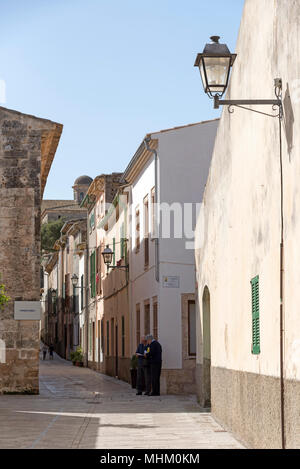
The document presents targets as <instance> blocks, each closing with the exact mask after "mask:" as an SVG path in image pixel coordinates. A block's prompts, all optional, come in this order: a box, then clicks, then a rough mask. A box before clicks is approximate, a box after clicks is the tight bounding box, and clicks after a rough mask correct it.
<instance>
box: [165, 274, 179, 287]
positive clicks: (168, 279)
mask: <svg viewBox="0 0 300 469" xmlns="http://www.w3.org/2000/svg"><path fill="white" fill-rule="evenodd" d="M163 287H164V288H179V277H177V276H176V277H175V276H174V275H173V276H171V275H170V276H165V277H163Z"/></svg>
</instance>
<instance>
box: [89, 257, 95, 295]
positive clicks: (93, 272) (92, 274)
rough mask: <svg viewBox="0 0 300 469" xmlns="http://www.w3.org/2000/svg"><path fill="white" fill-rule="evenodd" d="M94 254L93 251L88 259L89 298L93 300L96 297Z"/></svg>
mask: <svg viewBox="0 0 300 469" xmlns="http://www.w3.org/2000/svg"><path fill="white" fill-rule="evenodd" d="M95 258H96V252H95V251H94V252H93V253H92V254H91V257H90V269H91V272H90V282H91V297H92V298H95V296H96V262H95Z"/></svg>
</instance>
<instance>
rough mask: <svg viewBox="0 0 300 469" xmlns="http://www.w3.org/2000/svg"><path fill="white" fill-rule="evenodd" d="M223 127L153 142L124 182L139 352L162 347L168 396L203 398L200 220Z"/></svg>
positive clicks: (212, 124) (174, 132) (199, 127)
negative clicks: (197, 256) (199, 374)
mask: <svg viewBox="0 0 300 469" xmlns="http://www.w3.org/2000/svg"><path fill="white" fill-rule="evenodd" d="M217 126H218V120H214V121H207V122H203V123H199V124H193V125H190V126H185V127H179V128H175V129H170V130H167V131H161V132H158V133H153V134H151V135H150V134H149V135H147V137H146V141H143V142H142V144H141V145H140V147H139V149H138V150H137V152H136V154H135V155H134V157H133V159H132V160H131V162H130V163H129V165H128V167H127V169H126V170H125V172H124V174H123V181H124V183H126V184H128V185H129V186H130V200H129V204H130V206H131V233H130V234H131V235H130V249H129V267H130V269H129V272H130V282H129V297H130V314H131V351H132V353H134V352H135V350H136V348H137V345H138V343H139V341H140V337H141V336H142V335H146V334H149V333H152V334H153V335H154V337H155V338H157V339H158V340H159V342H160V343H161V345H162V348H163V364H162V376H161V392H164V393H175V394H184V393H194V392H195V357H196V339H195V334H196V330H195V261H194V244H193V233H194V227H195V224H194V220H195V215H196V210H197V204H198V208H199V204H200V203H201V200H202V194H203V191H204V187H205V183H206V179H207V175H208V170H209V165H210V160H211V155H212V151H213V146H214V140H215V135H216V131H217ZM192 211H194V213H192ZM184 222H185V223H184ZM155 226H156V227H157V233H158V236H156V233H155Z"/></svg>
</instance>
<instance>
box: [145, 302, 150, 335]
mask: <svg viewBox="0 0 300 469" xmlns="http://www.w3.org/2000/svg"><path fill="white" fill-rule="evenodd" d="M144 334H145V335H148V334H150V303H149V302H148V301H147V302H146V303H145V305H144Z"/></svg>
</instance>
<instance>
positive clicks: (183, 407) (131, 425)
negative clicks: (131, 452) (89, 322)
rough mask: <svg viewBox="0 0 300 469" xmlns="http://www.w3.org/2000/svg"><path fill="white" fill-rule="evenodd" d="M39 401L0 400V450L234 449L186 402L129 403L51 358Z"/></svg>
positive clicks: (109, 382) (104, 381) (131, 394)
mask: <svg viewBox="0 0 300 469" xmlns="http://www.w3.org/2000/svg"><path fill="white" fill-rule="evenodd" d="M40 363H41V367H40V395H39V396H14V395H10V396H8V395H2V396H0V416H1V418H0V448H41V449H43V448H52V449H56V448H88V449H94V448H99V449H126V448H127V449H134V448H142V449H169V448H171V449H173V448H174V449H186V448H193V449H204V448H214V449H241V448H243V446H242V445H241V444H240V443H239V442H238V441H236V440H235V439H234V437H233V436H232V435H231V434H229V433H228V432H226V431H224V430H223V429H222V427H220V425H219V424H218V423H216V422H215V420H214V419H213V418H212V417H211V415H210V414H209V413H207V412H204V411H203V410H202V409H201V408H200V407H199V405H198V404H197V401H196V398H195V397H194V396H160V397H148V396H136V395H135V392H136V391H135V390H133V389H132V388H131V387H130V386H129V385H128V384H127V383H124V382H123V381H119V380H117V379H114V378H111V377H109V376H106V375H102V374H100V373H96V372H94V371H92V370H89V369H86V368H79V367H74V366H72V365H71V364H70V363H69V362H67V361H65V360H62V359H61V358H59V357H57V356H56V355H55V358H54V360H53V361H49V360H45V361H41V362H40Z"/></svg>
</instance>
